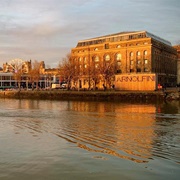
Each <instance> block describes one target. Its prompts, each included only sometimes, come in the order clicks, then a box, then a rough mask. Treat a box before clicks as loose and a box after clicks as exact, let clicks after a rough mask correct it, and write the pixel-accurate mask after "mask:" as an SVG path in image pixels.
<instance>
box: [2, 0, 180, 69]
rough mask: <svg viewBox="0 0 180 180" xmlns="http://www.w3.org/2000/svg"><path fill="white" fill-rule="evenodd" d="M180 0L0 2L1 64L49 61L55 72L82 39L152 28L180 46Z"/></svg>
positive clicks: (5, 0)
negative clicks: (15, 60) (15, 61)
mask: <svg viewBox="0 0 180 180" xmlns="http://www.w3.org/2000/svg"><path fill="white" fill-rule="evenodd" d="M179 9H180V0H156V1H155V0H153V1H152V0H89V1H87V0H0V66H2V64H3V63H5V62H9V61H10V60H12V59H16V58H20V59H23V60H30V59H31V60H38V61H41V60H44V61H45V64H46V65H48V66H50V67H51V68H53V67H57V65H58V63H59V62H60V61H61V60H62V58H63V57H65V56H66V54H67V53H69V52H70V51H71V48H73V47H75V46H76V44H77V42H78V41H79V40H83V39H89V38H93V37H97V36H102V35H106V34H111V33H117V32H122V31H138V30H147V31H149V32H150V33H153V34H155V35H157V36H160V37H161V38H164V39H166V40H168V41H170V42H171V43H172V45H176V44H180V10H179Z"/></svg>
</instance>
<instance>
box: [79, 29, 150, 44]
mask: <svg viewBox="0 0 180 180" xmlns="http://www.w3.org/2000/svg"><path fill="white" fill-rule="evenodd" d="M145 32H147V31H133V32H125V33H123V32H119V33H115V34H109V35H108V34H107V35H104V36H99V37H96V38H90V39H85V40H80V41H79V43H81V42H87V41H92V40H98V39H102V38H106V37H109V38H111V37H116V36H125V35H129V34H137V33H145ZM121 33H122V34H121Z"/></svg>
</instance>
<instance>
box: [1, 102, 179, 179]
mask: <svg viewBox="0 0 180 180" xmlns="http://www.w3.org/2000/svg"><path fill="white" fill-rule="evenodd" d="M7 179H12V180H32V179H33V180H36V179H37V180H41V179H42V180H45V179H48V180H49V179H50V180H51V179H52V180H55V179H58V180H59V179H60V180H61V179H62V180H64V179H68V180H69V179H70V180H71V179H72V180H75V179H77V180H82V179H83V180H84V179H98V180H99V179H100V180H101V179H102V180H106V179H107V180H109V179H110V180H116V179H118V180H119V179H122V180H131V179H133V180H141V179H142V180H146V179H148V180H156V179H157V180H161V179H162V180H166V179H167V180H176V179H177V180H179V179H180V104H179V102H174V103H168V104H166V103H163V104H128V103H113V102H78V101H76V102H75V101H70V102H68V101H42V100H10V99H0V180H7Z"/></svg>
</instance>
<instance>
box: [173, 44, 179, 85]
mask: <svg viewBox="0 0 180 180" xmlns="http://www.w3.org/2000/svg"><path fill="white" fill-rule="evenodd" d="M174 48H176V49H177V57H178V59H177V84H180V45H176V46H174Z"/></svg>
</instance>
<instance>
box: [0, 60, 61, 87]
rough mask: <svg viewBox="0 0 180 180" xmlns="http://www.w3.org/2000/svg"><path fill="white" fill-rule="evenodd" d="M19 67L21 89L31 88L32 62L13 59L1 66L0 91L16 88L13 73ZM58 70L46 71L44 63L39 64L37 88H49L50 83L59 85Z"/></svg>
mask: <svg viewBox="0 0 180 180" xmlns="http://www.w3.org/2000/svg"><path fill="white" fill-rule="evenodd" d="M15 66H19V69H21V70H22V76H21V87H22V88H28V87H31V85H32V83H31V82H29V80H28V79H29V78H28V77H29V74H28V73H29V72H30V70H31V69H32V61H31V60H30V61H23V60H21V59H14V60H11V61H10V62H8V63H7V62H6V63H5V64H3V69H2V68H1V69H2V71H1V72H0V89H9V88H15V87H17V80H16V79H15V77H14V72H15V71H16V67H15ZM1 69H0V70H1ZM58 72H59V71H58V69H55V68H53V69H50V68H48V69H46V68H45V63H44V61H41V62H40V67H39V73H40V78H39V82H38V84H39V87H41V88H46V87H50V86H51V84H52V83H61V82H60V77H59V74H58Z"/></svg>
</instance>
